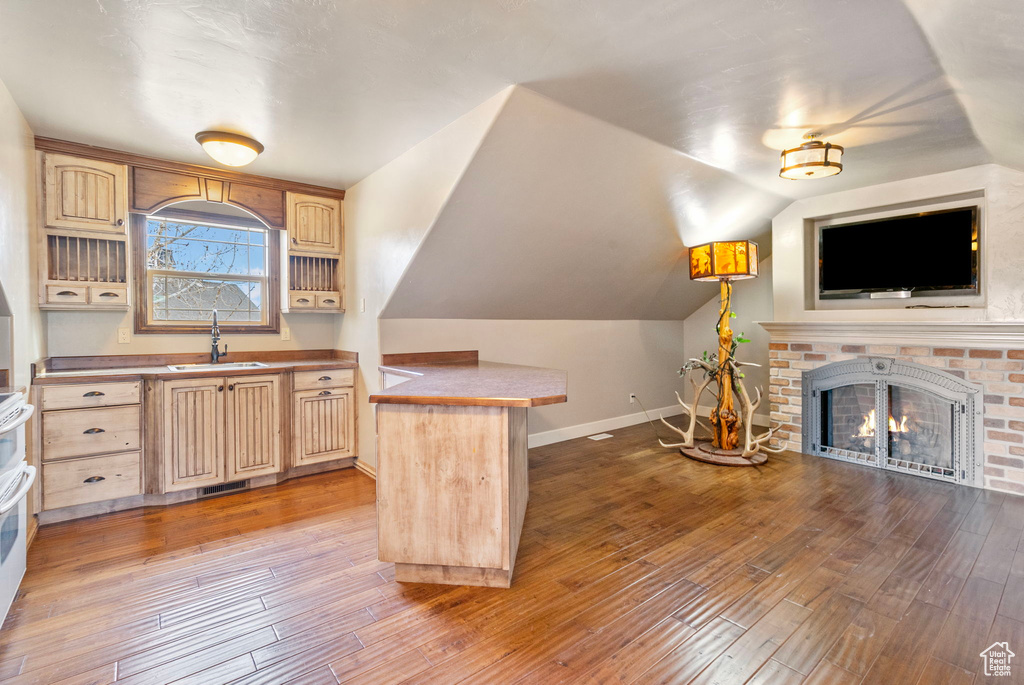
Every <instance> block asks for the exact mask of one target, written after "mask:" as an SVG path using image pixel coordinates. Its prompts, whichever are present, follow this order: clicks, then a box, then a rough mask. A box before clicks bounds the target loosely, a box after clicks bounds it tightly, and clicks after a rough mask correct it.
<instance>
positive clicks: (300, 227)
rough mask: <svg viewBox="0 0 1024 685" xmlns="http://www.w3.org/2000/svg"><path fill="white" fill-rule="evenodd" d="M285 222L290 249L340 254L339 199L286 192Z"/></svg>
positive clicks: (340, 220) (292, 250)
mask: <svg viewBox="0 0 1024 685" xmlns="http://www.w3.org/2000/svg"><path fill="white" fill-rule="evenodd" d="M286 224H287V227H288V241H289V251H290V252H293V253H294V252H312V253H316V254H328V255H340V254H341V248H342V210H341V201H340V200H338V199H336V198H329V197H316V196H314V195H304V194H302V193H292V192H289V193H288V197H287V218H286Z"/></svg>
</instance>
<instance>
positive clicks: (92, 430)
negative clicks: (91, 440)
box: [82, 428, 107, 435]
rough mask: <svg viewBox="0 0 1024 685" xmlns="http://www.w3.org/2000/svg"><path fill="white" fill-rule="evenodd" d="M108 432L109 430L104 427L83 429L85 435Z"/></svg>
mask: <svg viewBox="0 0 1024 685" xmlns="http://www.w3.org/2000/svg"><path fill="white" fill-rule="evenodd" d="M106 432H107V431H105V430H103V429H102V428H88V429H86V430H84V431H82V433H83V434H84V435H96V434H97V433H106Z"/></svg>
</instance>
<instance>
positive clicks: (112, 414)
mask: <svg viewBox="0 0 1024 685" xmlns="http://www.w3.org/2000/svg"><path fill="white" fill-rule="evenodd" d="M140 386H141V384H140V383H139V382H137V381H133V382H124V383H82V384H71V385H52V386H45V387H43V388H40V389H39V391H38V394H37V396H36V400H35V401H36V403H37V404H38V406H39V407H40V408H41V409H42V416H41V419H40V421H39V422H38V428H37V430H38V438H39V443H38V444H39V446H40V448H41V451H40V454H39V457H38V459H39V462H40V463H38V464H37V465H38V466H40V468H41V469H42V478H41V480H42V492H41V507H40V510H41V511H48V510H51V509H61V508H64V507H70V506H75V505H80V504H91V503H93V502H104V501H108V500H115V499H122V498H125V497H132V496H135V495H140V494H142V454H141V452H140V449H141V448H142V442H143V440H142V434H143V426H142V405H141V402H142V397H141V394H140ZM39 503H40V502H39V501H38V500H37V505H38V504H39Z"/></svg>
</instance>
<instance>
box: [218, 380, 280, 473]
mask: <svg viewBox="0 0 1024 685" xmlns="http://www.w3.org/2000/svg"><path fill="white" fill-rule="evenodd" d="M225 397H226V402H227V417H226V419H227V445H226V448H227V471H228V480H229V481H231V480H238V479H240V478H248V477H250V476H261V475H264V474H267V473H277V472H278V471H280V470H281V402H280V397H281V381H280V377H279V376H249V377H246V378H245V379H244V380H243V379H241V378H239V379H237V380H236V379H230V378H229V379H228V388H227V392H226V394H225Z"/></svg>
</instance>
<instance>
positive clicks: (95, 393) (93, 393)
mask: <svg viewBox="0 0 1024 685" xmlns="http://www.w3.org/2000/svg"><path fill="white" fill-rule="evenodd" d="M104 395H106V393H104V392H100V391H99V390H90V391H89V392H87V393H85V394H84V395H82V397H103V396H104Z"/></svg>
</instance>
